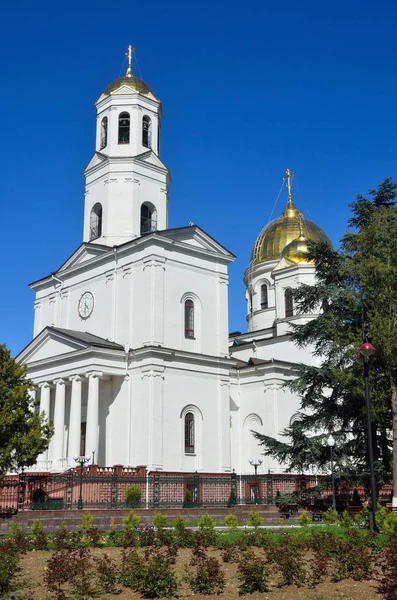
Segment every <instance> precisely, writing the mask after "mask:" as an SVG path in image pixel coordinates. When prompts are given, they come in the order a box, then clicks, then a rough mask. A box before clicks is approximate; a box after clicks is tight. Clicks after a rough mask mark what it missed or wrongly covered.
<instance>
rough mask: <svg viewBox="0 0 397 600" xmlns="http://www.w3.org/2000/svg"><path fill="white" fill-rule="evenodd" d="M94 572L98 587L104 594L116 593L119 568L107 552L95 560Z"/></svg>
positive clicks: (117, 591)
mask: <svg viewBox="0 0 397 600" xmlns="http://www.w3.org/2000/svg"><path fill="white" fill-rule="evenodd" d="M95 566H96V572H97V578H98V587H99V590H100V592H102V593H104V594H117V593H119V591H120V590H119V589H118V587H117V582H118V577H119V570H118V568H117V565H116V563H115V561H114V560H112V559H111V558H110V557H109V556H108V555H107V554H104V555H103V556H101V557H100V558H99V559H98V560H97V561H96V565H95Z"/></svg>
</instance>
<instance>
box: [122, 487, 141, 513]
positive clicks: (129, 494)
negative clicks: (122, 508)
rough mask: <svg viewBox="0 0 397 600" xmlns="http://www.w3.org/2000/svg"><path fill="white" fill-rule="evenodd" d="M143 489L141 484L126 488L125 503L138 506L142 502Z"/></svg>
mask: <svg viewBox="0 0 397 600" xmlns="http://www.w3.org/2000/svg"><path fill="white" fill-rule="evenodd" d="M141 497H142V490H141V488H140V487H139V485H129V486H128V487H127V488H126V490H125V503H126V505H127V506H131V507H134V508H135V507H137V506H139V505H140V503H141Z"/></svg>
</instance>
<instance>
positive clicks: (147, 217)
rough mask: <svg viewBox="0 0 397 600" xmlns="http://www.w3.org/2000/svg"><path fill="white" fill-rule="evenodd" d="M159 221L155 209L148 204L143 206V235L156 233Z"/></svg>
mask: <svg viewBox="0 0 397 600" xmlns="http://www.w3.org/2000/svg"><path fill="white" fill-rule="evenodd" d="M156 228H157V220H156V209H155V207H154V206H153V205H152V206H149V205H148V204H146V203H145V204H142V206H141V234H142V233H150V232H151V231H156Z"/></svg>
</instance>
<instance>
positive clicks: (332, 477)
mask: <svg viewBox="0 0 397 600" xmlns="http://www.w3.org/2000/svg"><path fill="white" fill-rule="evenodd" d="M327 444H328V446H329V447H330V450H331V485H332V507H333V509H334V510H336V498H335V478H334V453H333V450H334V446H335V440H334V438H333V437H332V435H331V434H330V436H329V438H328V439H327Z"/></svg>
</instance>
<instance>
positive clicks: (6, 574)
mask: <svg viewBox="0 0 397 600" xmlns="http://www.w3.org/2000/svg"><path fill="white" fill-rule="evenodd" d="M19 558H20V556H19V553H18V551H17V548H16V546H15V544H14V543H13V542H12V541H11V540H6V541H5V542H4V543H2V544H0V596H1V597H3V595H4V594H7V593H8V592H10V591H11V590H12V587H13V579H14V577H15V576H16V575H17V573H18V572H19V571H20V568H19Z"/></svg>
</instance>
